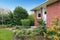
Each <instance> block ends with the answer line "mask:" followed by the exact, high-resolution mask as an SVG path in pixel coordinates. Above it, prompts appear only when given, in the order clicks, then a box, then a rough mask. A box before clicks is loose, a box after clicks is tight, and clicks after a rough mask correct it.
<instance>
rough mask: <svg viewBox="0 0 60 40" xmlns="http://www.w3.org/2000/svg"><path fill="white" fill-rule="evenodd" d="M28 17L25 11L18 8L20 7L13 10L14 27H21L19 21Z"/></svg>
mask: <svg viewBox="0 0 60 40" xmlns="http://www.w3.org/2000/svg"><path fill="white" fill-rule="evenodd" d="M27 17H28V13H27V11H26V10H25V9H24V8H22V7H20V6H17V7H16V8H15V9H14V23H15V24H16V25H21V21H20V20H21V19H26V18H27Z"/></svg>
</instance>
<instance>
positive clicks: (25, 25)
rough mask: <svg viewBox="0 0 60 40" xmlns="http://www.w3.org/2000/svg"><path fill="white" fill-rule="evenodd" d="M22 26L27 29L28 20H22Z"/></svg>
mask: <svg viewBox="0 0 60 40" xmlns="http://www.w3.org/2000/svg"><path fill="white" fill-rule="evenodd" d="M21 23H22V26H23V27H25V28H29V25H30V20H29V19H22V20H21Z"/></svg>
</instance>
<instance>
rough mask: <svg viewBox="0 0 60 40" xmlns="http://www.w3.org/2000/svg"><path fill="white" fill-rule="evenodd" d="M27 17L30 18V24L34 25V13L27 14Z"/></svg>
mask: <svg viewBox="0 0 60 40" xmlns="http://www.w3.org/2000/svg"><path fill="white" fill-rule="evenodd" d="M28 19H30V26H34V14H31V15H29V16H28Z"/></svg>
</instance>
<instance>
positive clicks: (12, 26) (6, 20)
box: [0, 6, 60, 40]
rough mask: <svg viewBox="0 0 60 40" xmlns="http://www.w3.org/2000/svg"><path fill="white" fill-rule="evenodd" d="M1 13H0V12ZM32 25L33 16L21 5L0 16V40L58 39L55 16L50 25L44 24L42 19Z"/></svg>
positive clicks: (59, 29)
mask: <svg viewBox="0 0 60 40" xmlns="http://www.w3.org/2000/svg"><path fill="white" fill-rule="evenodd" d="M1 15H2V14H1ZM31 26H34V16H33V14H32V15H28V13H27V11H26V10H25V9H24V8H22V7H19V6H18V7H16V8H15V10H14V11H13V12H11V11H10V12H9V13H8V14H4V15H3V16H0V40H60V24H59V18H57V17H56V18H55V19H54V20H53V21H52V23H51V26H49V27H48V26H46V25H44V21H43V20H42V19H39V20H38V26H37V27H31Z"/></svg>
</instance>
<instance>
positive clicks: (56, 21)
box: [52, 17, 59, 26]
mask: <svg viewBox="0 0 60 40" xmlns="http://www.w3.org/2000/svg"><path fill="white" fill-rule="evenodd" d="M52 25H56V26H58V25H59V18H58V17H56V18H55V19H54V20H53V21H52Z"/></svg>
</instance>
